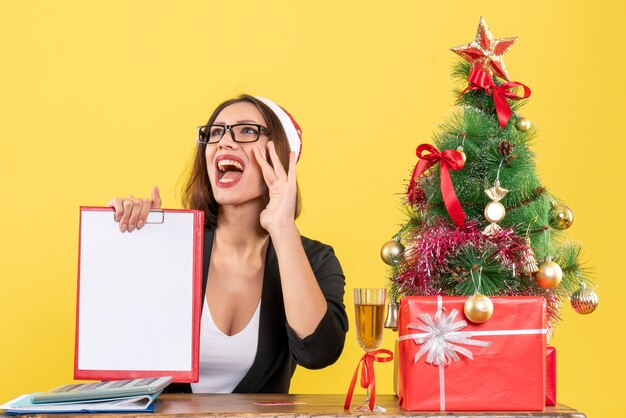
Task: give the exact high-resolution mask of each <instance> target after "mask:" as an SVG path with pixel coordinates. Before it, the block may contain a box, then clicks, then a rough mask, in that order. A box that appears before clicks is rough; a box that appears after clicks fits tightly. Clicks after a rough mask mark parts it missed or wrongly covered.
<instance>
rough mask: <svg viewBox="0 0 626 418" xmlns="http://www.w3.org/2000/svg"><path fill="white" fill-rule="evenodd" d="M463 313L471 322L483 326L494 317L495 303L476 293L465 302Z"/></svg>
mask: <svg viewBox="0 0 626 418" xmlns="http://www.w3.org/2000/svg"><path fill="white" fill-rule="evenodd" d="M463 312H464V313H465V316H466V317H467V319H469V320H470V321H472V322H474V323H476V324H482V323H483V322H487V321H488V320H489V318H491V315H493V302H492V301H491V299H489V297H487V296H485V295H481V294H480V293H476V294H474V296H472V297H471V298H469V299H468V300H467V301H466V302H465V306H464V307H463Z"/></svg>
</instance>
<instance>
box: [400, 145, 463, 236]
mask: <svg viewBox="0 0 626 418" xmlns="http://www.w3.org/2000/svg"><path fill="white" fill-rule="evenodd" d="M424 151H428V152H430V154H424ZM415 154H416V155H417V156H418V158H419V159H420V160H419V162H418V163H417V164H416V165H415V169H414V170H413V175H412V176H411V181H410V182H409V189H408V190H407V195H408V198H409V201H411V202H413V201H414V200H413V198H414V195H415V186H416V184H415V183H416V182H417V178H418V177H419V176H420V175H421V174H422V173H423V172H424V171H426V170H427V169H429V168H430V167H432V166H433V165H435V164H436V163H439V172H440V183H441V194H442V196H443V201H444V203H445V204H446V209H448V214H449V215H450V218H452V222H454V225H456V226H457V227H461V226H463V225H464V224H465V212H463V208H462V207H461V203H460V202H459V198H458V197H456V193H455V192H454V186H452V180H451V179H450V170H460V169H462V168H463V166H464V165H465V163H464V161H463V156H462V155H461V153H460V152H459V151H455V150H445V151H443V152H441V153H440V152H439V150H438V149H437V148H435V147H434V146H432V145H430V144H422V145H420V146H419V147H417V149H416V150H415Z"/></svg>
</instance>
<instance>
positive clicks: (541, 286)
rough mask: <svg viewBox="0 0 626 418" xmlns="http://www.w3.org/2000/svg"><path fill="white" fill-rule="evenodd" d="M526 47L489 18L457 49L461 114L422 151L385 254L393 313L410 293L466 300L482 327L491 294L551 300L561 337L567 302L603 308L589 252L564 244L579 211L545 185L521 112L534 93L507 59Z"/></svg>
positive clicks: (550, 319)
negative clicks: (501, 33)
mask: <svg viewBox="0 0 626 418" xmlns="http://www.w3.org/2000/svg"><path fill="white" fill-rule="evenodd" d="M516 39H517V38H503V39H494V37H493V36H492V35H491V33H490V32H489V29H488V28H487V25H486V23H485V21H484V19H482V18H481V19H480V23H479V26H478V32H477V34H476V38H475V39H474V41H472V42H470V43H468V44H465V45H461V46H458V47H455V48H452V49H451V50H452V51H453V52H455V53H456V54H458V55H460V56H461V57H462V58H464V60H461V61H460V62H459V63H458V64H457V65H456V66H455V68H454V70H453V77H454V78H455V79H457V80H458V81H459V85H460V86H461V88H460V89H458V90H456V91H455V95H456V96H457V97H458V101H457V106H456V108H455V110H454V112H453V114H452V115H451V117H449V119H448V120H447V121H445V122H444V123H443V124H442V125H441V126H440V129H439V131H438V132H437V133H435V135H434V144H435V145H434V146H433V145H430V144H422V145H420V146H419V147H418V148H417V151H416V153H417V156H418V158H419V161H418V163H417V165H416V166H415V169H414V171H413V176H412V178H411V180H410V182H409V184H408V188H407V192H406V195H405V197H404V201H403V203H404V207H405V209H406V214H407V220H406V223H405V224H404V225H403V226H402V227H401V229H400V230H399V232H398V233H397V234H396V235H395V237H394V238H393V239H392V240H391V241H389V242H388V243H386V244H385V245H384V246H383V248H382V250H381V256H382V257H383V260H384V261H385V262H386V263H388V264H389V265H390V266H391V277H390V288H391V289H390V296H391V297H390V299H391V302H392V306H391V309H393V308H394V306H393V302H394V301H397V300H398V298H399V297H400V296H403V295H407V296H412V295H451V296H452V295H465V296H468V297H469V299H468V303H466V315H467V316H468V318H469V319H470V320H474V321H475V322H482V321H485V320H487V319H488V318H489V316H490V314H491V313H490V312H489V305H490V301H489V298H488V297H489V296H495V295H499V296H523V295H524V296H543V297H544V298H545V299H546V307H547V315H548V323H549V327H550V329H553V327H554V325H555V324H556V323H557V322H558V320H559V308H560V304H561V300H564V299H567V298H569V299H570V300H571V302H572V306H573V307H574V309H575V310H576V311H577V312H579V313H589V312H592V311H593V310H594V309H595V307H596V306H597V303H598V300H597V296H596V294H595V293H594V292H593V290H592V289H593V283H592V282H591V281H590V278H589V271H588V270H587V269H585V268H584V267H583V266H582V265H581V260H580V258H581V254H580V253H581V246H580V245H579V244H577V243H574V242H571V241H565V240H564V239H563V236H562V234H563V230H565V229H567V228H568V227H569V226H570V225H571V224H572V222H573V214H572V211H571V210H570V209H569V208H568V207H567V206H565V205H564V204H563V203H562V202H560V201H559V199H558V198H557V197H556V196H555V195H554V194H553V193H552V192H551V191H550V190H549V189H548V188H547V187H546V186H545V185H543V184H542V183H541V181H540V179H539V177H538V175H537V171H536V167H535V154H534V153H533V151H532V149H531V147H530V144H531V141H532V140H533V139H534V137H535V136H536V130H535V128H534V127H533V126H532V124H531V123H530V121H529V120H527V119H525V118H524V117H522V116H521V115H520V114H519V113H518V112H519V109H520V108H521V107H522V106H523V104H524V102H525V100H526V99H527V98H528V97H529V96H530V93H531V91H530V89H529V88H528V87H527V86H525V85H523V84H522V83H519V82H511V81H510V80H509V75H508V72H507V69H506V66H505V64H504V61H503V55H504V54H505V52H507V50H508V49H509V48H510V47H511V45H513V44H514V42H515V41H516ZM468 304H470V305H471V306H469V309H468ZM396 306H397V305H396ZM468 311H469V314H468ZM386 326H387V327H389V328H394V327H396V325H395V324H394V323H393V315H390V316H389V317H388V321H387V324H386Z"/></svg>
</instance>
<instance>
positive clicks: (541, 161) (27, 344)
mask: <svg viewBox="0 0 626 418" xmlns="http://www.w3.org/2000/svg"><path fill="white" fill-rule="evenodd" d="M481 15H483V16H485V18H486V20H487V23H488V25H489V28H490V29H491V31H492V33H493V34H494V35H495V36H496V37H508V36H516V35H517V36H519V37H520V39H519V40H518V42H517V44H515V45H514V46H513V48H512V49H511V50H510V51H509V52H508V53H507V55H506V59H505V62H506V64H507V67H508V69H509V73H510V75H511V77H512V79H513V80H517V81H521V82H523V83H525V84H527V85H529V86H530V87H531V88H532V89H533V95H532V97H531V99H530V103H529V104H528V105H527V106H526V107H525V108H524V109H523V111H522V113H523V114H524V115H525V116H527V117H528V118H530V119H531V120H532V121H533V122H534V123H535V124H536V125H537V126H538V128H539V136H538V139H537V141H536V143H535V144H534V146H535V150H536V151H537V155H538V157H537V164H538V170H539V172H540V175H541V176H542V178H543V180H544V183H545V185H546V186H547V187H549V188H550V190H551V191H552V192H553V193H555V194H556V195H557V196H559V197H560V198H562V199H563V200H564V201H565V202H567V203H568V204H569V205H570V206H571V207H572V208H573V210H574V213H575V215H576V221H575V223H574V226H573V227H572V228H571V229H570V230H569V231H568V236H569V237H570V238H573V239H576V240H579V241H581V242H583V243H584V245H585V254H584V256H585V257H584V258H585V259H586V260H588V265H589V267H591V268H593V270H594V271H595V278H596V280H597V282H598V283H599V288H598V293H599V295H600V299H601V304H600V308H599V309H598V311H597V312H596V313H595V314H593V315H591V316H580V315H577V314H575V313H573V311H572V309H571V308H570V306H569V303H568V302H567V301H565V303H564V304H563V305H564V306H563V322H562V324H561V326H559V328H558V330H557V335H556V338H554V339H553V343H554V345H555V346H556V347H557V349H558V400H559V401H560V402H563V403H566V404H570V405H571V406H573V407H576V408H578V409H580V410H582V411H584V412H587V413H588V414H589V416H591V417H613V416H619V415H622V414H623V410H624V408H625V407H626V402H625V401H624V397H623V391H624V383H623V379H624V377H625V373H624V371H625V367H626V366H625V364H626V362H625V361H624V358H623V355H624V351H623V347H624V345H625V344H624V343H625V339H624V334H625V333H624V326H623V318H624V311H623V306H624V303H623V301H624V300H625V298H626V286H625V284H624V278H623V274H624V273H623V268H622V267H623V248H624V244H623V242H624V241H623V239H624V235H625V233H626V231H625V228H624V222H623V216H622V215H623V211H624V207H623V204H624V198H623V190H622V186H623V179H624V176H623V169H624V168H623V162H622V160H623V158H622V157H621V153H622V152H624V128H623V123H624V117H623V104H622V103H623V100H624V99H623V97H624V91H623V81H622V80H621V78H622V72H623V68H624V64H625V63H626V62H625V59H624V58H625V57H624V52H623V49H624V48H623V47H624V41H625V40H626V39H625V38H626V36H625V35H624V27H623V20H624V18H625V17H626V14H625V13H624V6H623V3H622V2H619V1H612V2H604V3H600V2H590V1H587V2H582V1H579V2H571V1H553V2H546V1H526V2H495V1H494V2H487V1H474V2H446V1H440V2H424V1H416V0H413V1H388V2H380V1H371V2H369V1H361V2H356V1H316V2H306V3H305V2H293V1H280V2H269V1H267V2H255V1H246V2H244V1H215V2H209V1H195V2H192V1H183V2H177V4H174V2H163V1H162V2H154V1H141V2H128V1H107V2H85V1H78V0H77V1H47V2H45V1H5V0H2V1H1V2H0V147H1V148H0V182H1V183H0V185H1V188H0V190H1V193H2V198H1V200H0V297H1V300H2V302H1V305H0V335H1V338H2V342H1V343H0V347H1V348H0V354H1V355H0V401H5V400H8V399H9V398H11V397H13V396H16V395H19V394H22V393H26V392H31V391H35V390H43V389H48V388H50V387H53V386H55V385H60V384H63V383H66V382H68V381H71V380H72V370H73V344H74V315H75V286H76V265H77V237H78V206H79V205H102V204H104V203H105V202H106V201H107V200H109V198H111V197H113V196H119V195H123V196H125V195H128V194H131V193H132V194H134V195H138V196H148V194H149V192H150V190H151V187H152V186H153V185H154V184H158V185H159V186H160V188H161V193H162V197H163V200H164V205H165V207H179V206H180V203H179V201H180V200H179V197H180V195H179V189H180V186H181V183H182V181H183V179H184V175H183V172H184V171H185V169H186V167H187V166H188V164H189V161H190V158H191V155H192V153H193V149H194V138H195V130H194V128H195V126H197V125H199V124H201V123H203V122H204V121H205V120H206V119H207V117H208V115H209V113H210V111H211V110H212V109H213V107H214V106H215V105H216V104H218V103H219V102H221V101H222V100H224V99H226V98H230V97H232V96H235V95H238V94H240V93H243V92H249V93H252V94H259V95H265V96H267V97H270V98H273V99H274V100H275V101H277V102H278V103H280V104H282V105H283V106H285V107H286V108H287V109H288V110H289V111H290V112H291V113H292V114H293V115H295V117H296V118H297V120H298V122H299V123H300V125H301V126H302V128H303V129H304V153H303V156H302V159H301V162H300V163H299V165H298V176H299V182H300V186H301V188H302V191H303V199H304V212H303V215H302V217H301V219H300V220H299V226H300V229H301V231H302V233H303V234H305V235H308V236H311V237H314V238H316V239H319V240H321V241H324V242H327V243H330V244H332V245H333V246H334V248H335V250H336V252H337V254H338V256H339V258H340V260H341V262H342V264H343V267H344V270H345V273H346V277H347V294H346V303H347V305H348V308H349V309H348V311H349V315H350V320H351V321H352V320H353V312H352V295H351V291H352V288H353V287H363V286H385V285H386V281H385V280H386V275H387V269H386V267H385V265H384V264H383V263H382V262H381V260H380V258H379V250H380V247H381V245H382V244H383V243H384V242H385V241H386V240H388V239H389V238H390V237H391V236H392V235H393V234H394V233H395V232H396V231H397V228H398V225H399V223H400V222H401V220H402V219H403V216H402V212H401V210H400V204H399V202H400V194H401V193H402V192H403V191H404V180H405V179H407V178H408V176H409V175H410V171H411V170H412V168H413V165H414V164H415V161H416V158H415V154H414V151H415V147H416V146H417V145H418V144H420V143H422V142H426V141H429V140H430V138H431V134H432V132H434V131H436V130H437V125H438V123H440V122H441V121H442V120H443V119H444V117H445V116H446V115H449V114H450V112H451V110H452V106H453V104H454V96H453V95H452V94H451V89H452V88H453V87H454V85H453V83H452V80H451V78H450V77H449V72H450V68H451V65H452V64H453V63H454V62H455V60H456V58H455V56H454V55H453V54H452V53H451V52H449V51H448V48H449V47H452V46H456V45H460V44H462V43H466V42H469V41H471V40H472V39H473V37H474V34H475V30H476V26H477V24H478V19H479V17H480V16H481ZM620 301H622V302H620ZM394 336H395V334H394V333H392V332H390V331H386V334H385V341H384V346H386V347H393V341H394ZM360 355H361V351H360V349H359V348H358V345H357V343H356V341H355V335H354V332H353V330H352V329H351V331H350V332H349V334H348V336H347V342H346V348H345V351H344V354H343V356H342V357H341V359H340V360H339V361H338V362H337V364H336V365H334V366H332V367H329V368H327V369H325V370H322V371H305V370H298V371H297V373H296V376H295V378H294V379H293V383H292V392H294V393H304V392H316V393H345V390H346V388H347V386H348V382H349V379H350V377H351V375H352V372H353V370H354V367H355V365H356V362H357V360H358V357H359V356H360ZM523 361H524V359H520V362H523ZM391 376H392V366H391V365H389V364H379V365H377V382H378V390H379V392H380V393H391V392H392V383H391V380H392V379H391ZM511 378H512V379H514V378H515V376H511Z"/></svg>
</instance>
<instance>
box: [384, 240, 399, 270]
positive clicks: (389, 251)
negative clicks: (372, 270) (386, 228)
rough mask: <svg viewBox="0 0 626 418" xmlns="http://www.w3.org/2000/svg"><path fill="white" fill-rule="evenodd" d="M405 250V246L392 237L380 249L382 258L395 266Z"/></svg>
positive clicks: (386, 262)
mask: <svg viewBox="0 0 626 418" xmlns="http://www.w3.org/2000/svg"><path fill="white" fill-rule="evenodd" d="M403 252H404V247H403V246H402V244H400V243H399V242H398V241H396V240H395V239H392V240H391V241H387V242H386V243H385V244H384V245H383V247H382V248H381V249H380V258H382V259H383V261H384V262H385V264H389V265H390V266H393V265H394V264H396V263H397V262H398V260H400V258H401V257H402V253H403Z"/></svg>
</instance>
